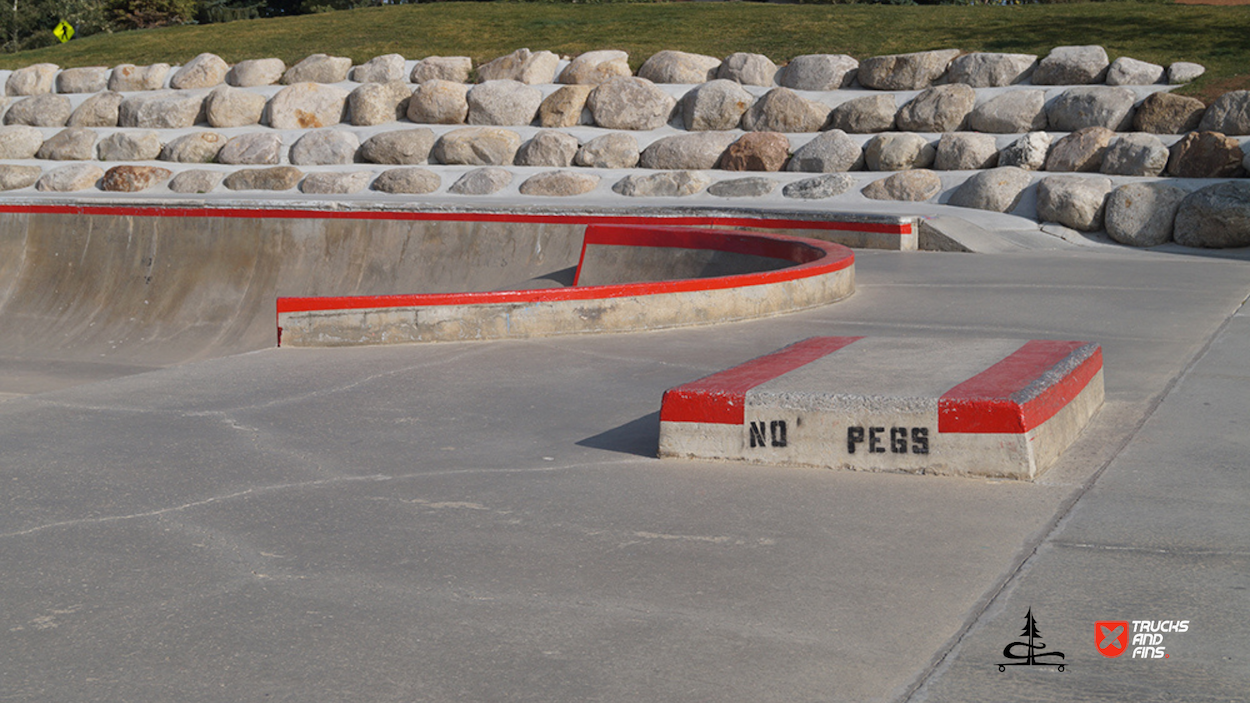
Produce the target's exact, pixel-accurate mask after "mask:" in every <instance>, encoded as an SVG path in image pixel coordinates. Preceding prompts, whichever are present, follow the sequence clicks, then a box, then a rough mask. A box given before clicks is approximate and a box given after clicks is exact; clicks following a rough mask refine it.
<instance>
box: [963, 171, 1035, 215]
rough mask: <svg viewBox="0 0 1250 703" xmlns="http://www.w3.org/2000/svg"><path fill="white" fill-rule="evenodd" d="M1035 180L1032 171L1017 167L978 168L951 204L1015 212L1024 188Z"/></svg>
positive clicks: (993, 210)
mask: <svg viewBox="0 0 1250 703" xmlns="http://www.w3.org/2000/svg"><path fill="white" fill-rule="evenodd" d="M1032 181H1033V176H1031V175H1029V172H1028V171H1025V170H1024V169H1022V168H1016V167H1015V166H1000V167H999V168H992V169H989V170H988V171H978V172H977V173H975V174H973V175H972V176H971V177H970V178H968V180H966V181H964V182H963V183H962V184H960V186H959V187H958V188H956V189H955V192H953V193H951V197H950V201H949V202H948V204H949V205H954V206H955V207H966V208H974V209H977V210H989V211H991V212H1011V211H1012V210H1014V209H1015V208H1016V206H1017V205H1019V204H1020V198H1021V197H1022V196H1023V195H1024V189H1025V188H1028V187H1029V184H1030V183H1031V182H1032Z"/></svg>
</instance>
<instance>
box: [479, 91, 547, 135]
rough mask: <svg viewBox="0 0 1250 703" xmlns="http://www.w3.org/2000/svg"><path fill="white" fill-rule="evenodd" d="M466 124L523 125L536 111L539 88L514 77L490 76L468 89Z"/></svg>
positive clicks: (538, 100) (530, 119)
mask: <svg viewBox="0 0 1250 703" xmlns="http://www.w3.org/2000/svg"><path fill="white" fill-rule="evenodd" d="M467 100H468V103H469V124H481V125H517V126H525V125H528V124H529V123H531V122H533V121H534V117H535V116H537V115H538V106H539V105H540V104H541V103H542V101H543V94H542V91H541V90H539V89H537V88H534V87H531V86H528V85H525V84H524V83H521V82H519V81H514V80H489V81H486V82H485V83H481V84H479V85H475V86H473V87H472V88H470V89H469V93H468V96H467Z"/></svg>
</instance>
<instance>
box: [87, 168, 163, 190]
mask: <svg viewBox="0 0 1250 703" xmlns="http://www.w3.org/2000/svg"><path fill="white" fill-rule="evenodd" d="M172 175H173V172H172V171H170V170H169V169H167V168H161V167H159V166H129V165H126V166H114V167H113V168H110V169H109V170H107V171H105V172H104V177H103V178H102V179H101V180H100V190H107V191H111V192H114V193H138V192H139V191H141V190H147V189H148V188H151V187H152V186H154V185H156V184H157V183H160V182H161V181H163V180H166V179H168V178H169V177H170V176H172Z"/></svg>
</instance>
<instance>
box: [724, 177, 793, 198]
mask: <svg viewBox="0 0 1250 703" xmlns="http://www.w3.org/2000/svg"><path fill="white" fill-rule="evenodd" d="M774 190H777V181H774V180H773V179H771V178H762V177H759V176H750V177H748V178H731V179H730V180H727V181H717V182H716V183H713V184H712V185H710V186H708V187H707V192H708V194H709V195H715V196H716V197H718V198H762V197H764V196H765V195H769V194H771V193H772V192H773V191H774Z"/></svg>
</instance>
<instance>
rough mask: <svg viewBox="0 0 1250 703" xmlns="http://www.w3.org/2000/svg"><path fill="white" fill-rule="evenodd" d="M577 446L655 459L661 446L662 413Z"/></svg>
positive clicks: (581, 442) (586, 440) (583, 441)
mask: <svg viewBox="0 0 1250 703" xmlns="http://www.w3.org/2000/svg"><path fill="white" fill-rule="evenodd" d="M577 446H579V447H590V448H591V449H604V450H607V451H609V452H620V453H622V454H633V455H635V456H645V457H649V458H652V459H654V458H655V456H656V454H657V452H658V451H659V446H660V412H659V411H658V410H657V411H655V412H653V413H649V414H647V415H643V416H642V417H640V418H638V419H637V420H630V421H629V422H627V423H625V424H624V425H621V426H619V427H613V428H612V429H610V430H608V431H606V432H600V433H599V434H597V435H595V436H593V437H587V438H586V439H583V440H582V441H580V442H578V443H577Z"/></svg>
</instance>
